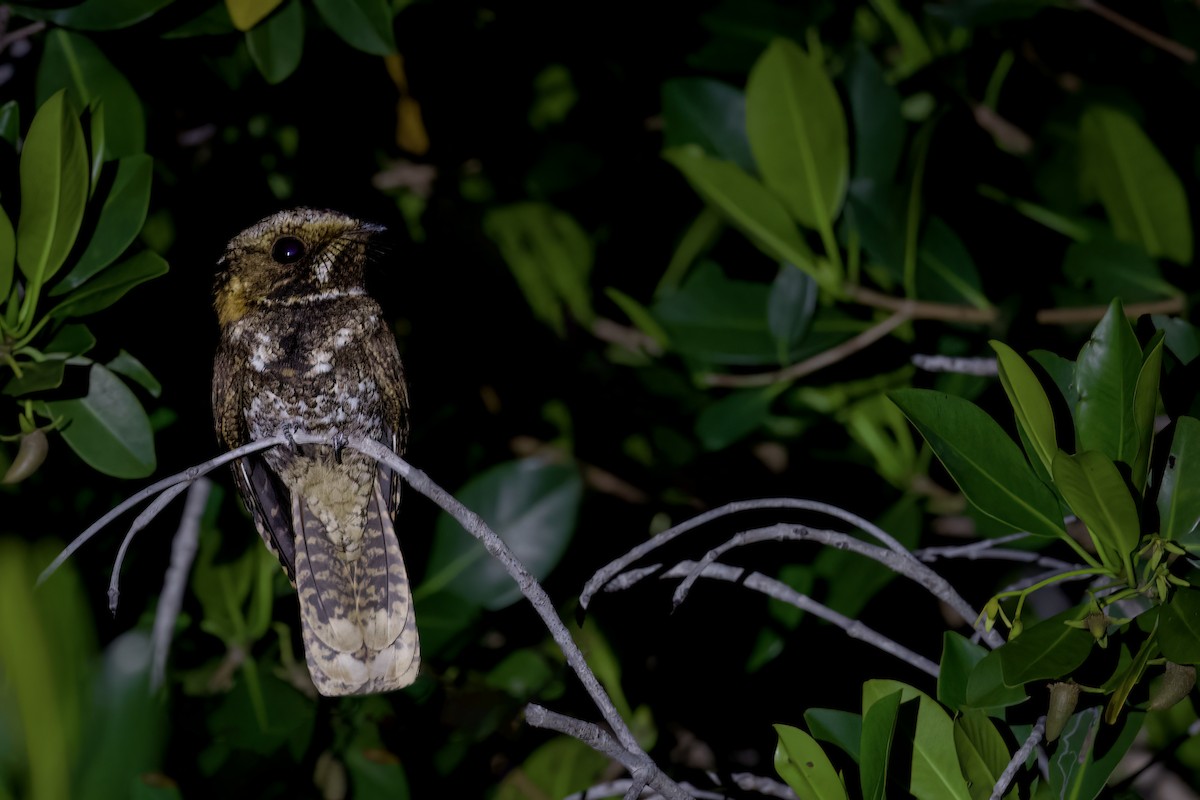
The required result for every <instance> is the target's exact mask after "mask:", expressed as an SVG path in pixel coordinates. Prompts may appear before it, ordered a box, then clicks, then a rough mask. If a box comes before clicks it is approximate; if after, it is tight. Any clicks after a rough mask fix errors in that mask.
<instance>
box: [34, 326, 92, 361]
mask: <svg viewBox="0 0 1200 800" xmlns="http://www.w3.org/2000/svg"><path fill="white" fill-rule="evenodd" d="M95 346H96V337H95V336H93V335H92V332H91V331H90V330H88V326H87V325H82V324H71V325H63V326H62V327H61V328H59V329H58V332H57V333H56V334H54V337H53V338H52V339H51V340H50V341H49V342H47V343H46V346H45V347H43V348H42V352H43V353H45V354H46V355H48V356H49V355H56V354H57V355H60V356H62V357H64V358H69V357H71V356H77V355H81V354H83V353H86V352H87V351H89V350H91V349H92V348H93V347H95Z"/></svg>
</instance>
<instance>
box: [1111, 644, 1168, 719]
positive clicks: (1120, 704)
mask: <svg viewBox="0 0 1200 800" xmlns="http://www.w3.org/2000/svg"><path fill="white" fill-rule="evenodd" d="M1139 621H1140V620H1139ZM1156 633H1157V630H1153V631H1151V633H1150V635H1149V636H1147V637H1146V638H1145V639H1143V640H1142V644H1141V647H1139V648H1138V652H1137V655H1136V656H1134V657H1133V661H1132V662H1131V663H1130V664H1129V666H1128V667H1126V668H1125V672H1124V673H1123V674H1122V675H1121V678H1120V680H1118V681H1117V682H1116V685H1115V686H1113V689H1112V694H1111V695H1110V696H1109V698H1108V704H1107V705H1106V707H1105V709H1104V721H1105V722H1107V723H1108V724H1109V725H1115V724H1116V722H1117V720H1118V719H1119V718H1120V716H1121V711H1122V710H1124V708H1125V700H1126V699H1127V698H1128V697H1129V693H1130V692H1131V691H1133V687H1134V686H1137V684H1138V682H1139V681H1141V679H1142V675H1143V674H1144V673H1145V672H1146V664H1147V662H1149V661H1150V659H1152V658H1156V657H1157V656H1158V654H1159V647H1158V642H1157V640H1156Z"/></svg>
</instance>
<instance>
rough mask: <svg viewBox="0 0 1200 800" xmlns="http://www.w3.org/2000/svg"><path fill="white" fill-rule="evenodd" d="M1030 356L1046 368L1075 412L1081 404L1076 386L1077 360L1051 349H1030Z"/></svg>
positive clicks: (1068, 405) (1069, 406)
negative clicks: (1064, 356) (1052, 351)
mask: <svg viewBox="0 0 1200 800" xmlns="http://www.w3.org/2000/svg"><path fill="white" fill-rule="evenodd" d="M1029 357H1030V358H1031V359H1032V360H1034V361H1036V362H1037V363H1038V365H1039V366H1041V368H1042V369H1044V370H1046V374H1047V375H1049V376H1050V380H1052V381H1053V382H1054V385H1055V386H1057V387H1058V392H1059V394H1061V395H1062V397H1063V399H1064V400H1066V402H1067V408H1069V409H1070V410H1071V412H1072V414H1073V413H1074V412H1075V407H1076V406H1077V405H1079V390H1078V389H1077V388H1076V386H1075V362H1074V361H1072V360H1071V359H1069V358H1063V357H1062V356H1060V355H1058V354H1057V353H1051V352H1050V351H1049V350H1030V351H1029Z"/></svg>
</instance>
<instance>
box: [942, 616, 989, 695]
mask: <svg viewBox="0 0 1200 800" xmlns="http://www.w3.org/2000/svg"><path fill="white" fill-rule="evenodd" d="M987 653H988V651H987V650H986V649H985V648H984V647H982V646H981V645H977V644H975V643H974V642H972V641H971V640H970V639H967V638H966V637H965V636H963V635H961V634H958V633H955V632H954V631H943V632H942V661H941V664H940V669H939V670H938V679H937V699H938V701H939V702H940V703H942V705H944V706H948V707H949V708H950V709H951V710H953V711H958V710H959V709H960V708H961V707H962V706H963V705H964V704H965V703H966V702H967V685H968V683H969V681H970V680H971V673H972V672H973V671H974V670H975V665H976V664H978V663H979V662H980V661H982V660H983V659H984V657H985V656H986V655H987Z"/></svg>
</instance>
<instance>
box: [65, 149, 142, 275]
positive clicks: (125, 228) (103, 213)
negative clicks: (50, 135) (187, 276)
mask: <svg viewBox="0 0 1200 800" xmlns="http://www.w3.org/2000/svg"><path fill="white" fill-rule="evenodd" d="M153 172H154V160H153V159H152V158H150V156H148V155H145V154H141V155H136V156H126V157H125V158H122V159H121V161H120V163H119V164H118V165H117V176H116V179H115V180H114V181H113V185H112V189H111V190H110V191H109V193H108V197H106V198H105V199H104V206H103V207H102V208H101V209H100V219H99V220H98V221H97V222H96V230H95V232H94V233H93V234H92V238H91V240H90V241H89V242H88V245H87V248H86V249H85V250H84V251H83V255H81V256H80V257H79V261H78V262H76V264H75V266H74V267H72V268H71V271H70V272H68V273H67V274H66V275H64V276H63V277H62V279H61V280H59V281H58V282H57V283H56V284H55V286H54V289H53V291H51V292H50V294H51V295H61V294H65V293H66V292H69V291H71V290H72V289H74V288H75V287H77V286H79V285H80V284H82V283H84V282H85V281H86V280H88V279H89V278H91V277H92V276H93V275H95V274H96V273H97V272H99V271H100V270H102V269H104V268H105V267H107V266H108V265H109V264H111V263H112V262H113V261H115V260H116V259H117V258H118V257H119V256H120V255H121V254H122V253H124V252H125V248H127V247H129V245H130V244H132V243H133V240H134V239H136V238H137V235H138V231H140V230H141V229H142V224H143V223H144V222H145V221H146V210H147V209H148V208H149V207H150V182H151V179H152V178H153Z"/></svg>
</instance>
